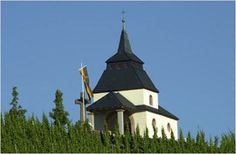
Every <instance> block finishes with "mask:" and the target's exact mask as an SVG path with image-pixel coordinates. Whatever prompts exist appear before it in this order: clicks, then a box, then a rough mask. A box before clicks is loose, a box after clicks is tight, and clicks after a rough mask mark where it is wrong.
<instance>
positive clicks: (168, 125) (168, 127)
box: [167, 123, 171, 132]
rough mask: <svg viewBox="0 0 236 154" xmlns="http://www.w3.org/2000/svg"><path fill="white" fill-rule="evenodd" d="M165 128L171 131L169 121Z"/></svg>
mask: <svg viewBox="0 0 236 154" xmlns="http://www.w3.org/2000/svg"><path fill="white" fill-rule="evenodd" d="M167 130H168V132H170V131H171V127H170V123H168V124H167Z"/></svg>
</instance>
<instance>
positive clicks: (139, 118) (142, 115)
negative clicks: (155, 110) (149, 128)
mask: <svg viewBox="0 0 236 154" xmlns="http://www.w3.org/2000/svg"><path fill="white" fill-rule="evenodd" d="M146 115H147V114H146V112H138V113H134V114H132V117H133V118H134V130H136V127H137V126H138V127H139V130H140V135H141V136H143V134H144V131H145V130H146V120H145V119H146Z"/></svg>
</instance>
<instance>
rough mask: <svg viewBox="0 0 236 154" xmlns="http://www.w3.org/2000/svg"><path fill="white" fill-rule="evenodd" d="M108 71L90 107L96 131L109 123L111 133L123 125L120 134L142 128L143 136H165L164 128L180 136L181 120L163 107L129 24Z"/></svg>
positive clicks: (109, 62) (96, 90)
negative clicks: (133, 43)
mask: <svg viewBox="0 0 236 154" xmlns="http://www.w3.org/2000/svg"><path fill="white" fill-rule="evenodd" d="M106 64H107V66H106V69H105V70H104V72H103V74H102V76H101V78H100V79H99V81H98V83H97V85H96V87H95V88H94V90H93V92H94V103H93V104H91V105H90V106H88V107H87V111H89V112H90V116H91V123H92V124H93V125H94V129H96V130H103V128H104V124H105V122H106V123H107V125H108V129H109V130H111V131H112V130H114V127H115V124H116V123H118V124H119V131H120V133H121V134H123V133H124V129H125V128H128V129H129V131H130V132H132V133H133V132H134V131H135V129H136V127H137V126H138V127H139V129H140V132H141V135H143V133H144V131H145V129H146V128H148V130H149V136H150V137H152V136H153V134H154V128H155V129H156V130H157V135H158V136H161V129H162V128H164V130H165V133H166V135H167V137H170V132H171V130H172V131H173V132H174V135H175V137H177V129H178V126H177V121H178V118H177V117H176V116H174V115H173V114H171V113H170V112H168V111H167V110H165V109H164V108H162V107H161V106H160V105H159V101H158V95H159V90H158V89H157V88H156V87H155V85H154V84H153V82H152V81H151V79H150V78H149V76H148V75H147V73H146V71H145V70H144V68H143V65H144V62H143V61H142V60H141V59H140V58H138V57H137V56H136V55H135V54H134V52H133V51H132V48H131V45H130V42H129V38H128V34H127V32H126V29H125V21H124V19H123V20H122V31H121V35H120V42H119V46H118V50H117V52H116V53H115V54H114V55H113V56H111V57H110V58H109V59H107V61H106Z"/></svg>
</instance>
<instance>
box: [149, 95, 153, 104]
mask: <svg viewBox="0 0 236 154" xmlns="http://www.w3.org/2000/svg"><path fill="white" fill-rule="evenodd" d="M149 104H150V105H153V98H152V95H149Z"/></svg>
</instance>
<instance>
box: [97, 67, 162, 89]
mask: <svg viewBox="0 0 236 154" xmlns="http://www.w3.org/2000/svg"><path fill="white" fill-rule="evenodd" d="M141 88H144V89H148V90H151V91H154V92H159V90H158V89H157V88H156V87H155V85H154V84H153V83H152V81H151V79H150V78H149V77H148V75H147V73H146V72H145V70H141V69H135V68H133V67H129V68H127V69H120V70H117V69H106V70H105V71H104V72H103V74H102V76H101V78H100V79H99V81H98V83H97V85H96V87H95V88H94V90H93V92H94V93H99V92H110V91H119V90H131V89H141Z"/></svg>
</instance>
